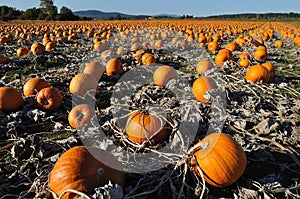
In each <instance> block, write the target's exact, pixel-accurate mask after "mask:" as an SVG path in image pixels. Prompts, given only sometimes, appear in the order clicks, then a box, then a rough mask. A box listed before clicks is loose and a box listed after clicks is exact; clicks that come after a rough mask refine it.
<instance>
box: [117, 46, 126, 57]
mask: <svg viewBox="0 0 300 199" xmlns="http://www.w3.org/2000/svg"><path fill="white" fill-rule="evenodd" d="M124 51H125V50H124V46H119V47H118V50H117V55H122V54H123V53H124Z"/></svg>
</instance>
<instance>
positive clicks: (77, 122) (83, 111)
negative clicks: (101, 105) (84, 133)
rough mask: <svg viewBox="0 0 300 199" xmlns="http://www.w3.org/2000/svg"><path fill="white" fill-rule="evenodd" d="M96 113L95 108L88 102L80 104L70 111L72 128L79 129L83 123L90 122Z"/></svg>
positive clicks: (69, 117) (69, 119) (69, 118)
mask: <svg viewBox="0 0 300 199" xmlns="http://www.w3.org/2000/svg"><path fill="white" fill-rule="evenodd" d="M95 115H96V113H95V110H94V109H93V108H92V107H90V106H89V105H87V104H79V105H77V106H75V107H73V108H72V110H71V111H70V113H69V116H68V121H69V124H70V126H71V127H72V128H75V129H77V128H80V127H82V125H85V124H89V123H90V122H91V119H92V118H93V117H94V116H95Z"/></svg>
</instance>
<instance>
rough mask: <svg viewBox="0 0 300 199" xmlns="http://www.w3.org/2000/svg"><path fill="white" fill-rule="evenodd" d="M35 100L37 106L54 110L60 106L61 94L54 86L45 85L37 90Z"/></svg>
mask: <svg viewBox="0 0 300 199" xmlns="http://www.w3.org/2000/svg"><path fill="white" fill-rule="evenodd" d="M36 102H37V105H38V107H39V108H41V109H43V110H48V111H54V110H56V109H58V108H59V107H60V106H61V104H62V95H61V93H60V91H59V90H57V89H56V88H52V87H46V88H43V89H41V90H40V91H39V92H38V95H37V97H36Z"/></svg>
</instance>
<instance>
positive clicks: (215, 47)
mask: <svg viewBox="0 0 300 199" xmlns="http://www.w3.org/2000/svg"><path fill="white" fill-rule="evenodd" d="M207 50H208V51H209V52H214V51H217V50H219V44H218V42H216V41H212V42H209V43H208V46H207Z"/></svg>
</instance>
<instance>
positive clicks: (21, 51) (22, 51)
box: [17, 48, 29, 57]
mask: <svg viewBox="0 0 300 199" xmlns="http://www.w3.org/2000/svg"><path fill="white" fill-rule="evenodd" d="M28 52H29V50H28V49H27V48H19V49H18V50H17V56H18V57H22V56H24V55H26V54H27V53H28Z"/></svg>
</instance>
